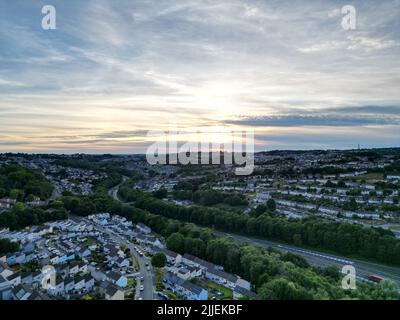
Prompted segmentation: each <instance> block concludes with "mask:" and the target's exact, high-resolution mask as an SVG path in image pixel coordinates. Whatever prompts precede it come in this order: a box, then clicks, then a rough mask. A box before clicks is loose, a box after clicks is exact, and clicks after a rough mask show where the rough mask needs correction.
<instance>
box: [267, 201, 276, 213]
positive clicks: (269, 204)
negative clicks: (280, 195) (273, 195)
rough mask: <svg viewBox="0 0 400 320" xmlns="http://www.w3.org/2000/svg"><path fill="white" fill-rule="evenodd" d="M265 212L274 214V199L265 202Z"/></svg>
mask: <svg viewBox="0 0 400 320" xmlns="http://www.w3.org/2000/svg"><path fill="white" fill-rule="evenodd" d="M267 210H268V211H269V212H275V210H276V203H275V200H274V199H268V201H267Z"/></svg>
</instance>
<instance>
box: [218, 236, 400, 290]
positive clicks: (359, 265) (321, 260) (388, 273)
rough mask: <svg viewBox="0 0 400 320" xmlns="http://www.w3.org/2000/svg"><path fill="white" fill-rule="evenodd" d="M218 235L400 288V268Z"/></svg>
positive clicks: (258, 240)
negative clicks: (352, 270) (387, 281)
mask: <svg viewBox="0 0 400 320" xmlns="http://www.w3.org/2000/svg"><path fill="white" fill-rule="evenodd" d="M214 233H215V234H216V235H220V236H225V237H230V238H232V239H234V240H235V241H237V242H239V243H250V244H253V245H258V246H261V247H272V248H276V249H278V250H281V251H286V252H291V253H294V254H298V255H300V256H302V257H304V258H305V259H306V260H307V261H308V262H309V263H310V264H312V265H315V266H319V267H322V268H325V267H328V266H330V265H336V266H338V267H339V268H340V270H341V268H342V267H343V266H344V265H353V266H354V267H355V269H356V275H357V277H358V278H359V279H363V280H365V279H367V278H368V275H370V274H376V275H379V276H381V277H383V278H385V279H390V280H392V281H394V282H396V283H397V284H398V285H399V286H400V268H399V267H392V266H387V265H382V264H377V263H372V262H366V261H362V260H358V259H349V258H345V257H341V256H337V255H332V254H326V253H323V252H319V251H315V250H308V249H302V248H298V247H294V246H290V245H286V244H281V243H277V242H273V241H269V240H262V239H257V238H249V237H245V236H241V235H237V234H233V233H227V232H220V231H214Z"/></svg>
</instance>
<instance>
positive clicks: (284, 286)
mask: <svg viewBox="0 0 400 320" xmlns="http://www.w3.org/2000/svg"><path fill="white" fill-rule="evenodd" d="M259 296H260V297H261V299H264V300H306V299H312V295H311V294H309V293H308V292H307V291H306V290H304V289H303V288H297V286H296V285H295V284H294V283H293V282H291V281H288V280H286V279H284V278H279V279H274V280H272V281H270V282H268V283H267V284H264V285H263V286H262V287H261V289H260V292H259Z"/></svg>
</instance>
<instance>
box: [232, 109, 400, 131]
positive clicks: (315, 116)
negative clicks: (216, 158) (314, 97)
mask: <svg viewBox="0 0 400 320" xmlns="http://www.w3.org/2000/svg"><path fill="white" fill-rule="evenodd" d="M287 111H289V110H286V112H287ZM225 123H226V124H233V125H242V126H254V127H303V126H325V127H347V126H351V127H354V126H388V125H400V107H396V106H383V107H379V106H355V107H341V108H332V109H317V110H304V109H297V111H295V110H294V109H291V112H290V114H275V115H267V116H254V117H242V118H240V119H236V120H226V121H225Z"/></svg>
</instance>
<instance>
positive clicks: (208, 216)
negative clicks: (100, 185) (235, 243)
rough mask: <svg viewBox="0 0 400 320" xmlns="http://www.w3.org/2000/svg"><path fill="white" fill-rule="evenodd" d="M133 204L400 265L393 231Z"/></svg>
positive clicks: (149, 200)
mask: <svg viewBox="0 0 400 320" xmlns="http://www.w3.org/2000/svg"><path fill="white" fill-rule="evenodd" d="M135 205H136V206H137V207H138V208H141V209H144V210H148V211H150V212H152V213H155V214H159V215H162V216H165V217H168V218H173V219H178V220H182V221H187V222H193V223H196V224H200V225H203V226H209V227H213V228H216V229H219V230H226V231H231V232H237V233H244V234H246V235H249V236H257V237H262V238H266V239H275V240H279V241H284V242H287V243H290V244H294V245H297V246H309V247H313V248H318V249H323V250H329V251H332V252H336V253H338V254H343V255H356V256H360V257H364V258H368V259H375V260H377V261H380V262H385V263H392V264H400V240H399V239H396V238H395V237H394V236H393V234H392V232H390V231H387V230H384V229H381V228H366V227H362V226H359V225H353V224H348V223H342V222H331V221H329V222H328V221H324V220H322V219H317V218H310V219H303V220H292V219H286V218H281V217H276V216H271V215H269V214H262V215H260V216H258V217H251V216H249V215H247V214H239V213H236V212H233V211H227V210H221V209H216V208H205V207H201V206H191V207H184V206H179V205H176V204H173V203H168V202H165V201H162V200H159V199H155V198H153V197H149V196H144V197H141V198H139V199H138V200H137V201H136V204H135Z"/></svg>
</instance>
